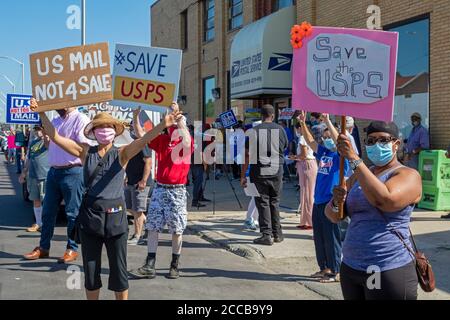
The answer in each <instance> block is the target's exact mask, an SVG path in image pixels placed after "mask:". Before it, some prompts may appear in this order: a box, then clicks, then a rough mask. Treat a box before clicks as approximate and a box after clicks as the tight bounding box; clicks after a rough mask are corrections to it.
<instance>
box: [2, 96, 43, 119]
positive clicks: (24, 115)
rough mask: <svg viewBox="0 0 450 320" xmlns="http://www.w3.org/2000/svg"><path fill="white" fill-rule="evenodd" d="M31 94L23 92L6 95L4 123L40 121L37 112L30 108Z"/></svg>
mask: <svg viewBox="0 0 450 320" xmlns="http://www.w3.org/2000/svg"><path fill="white" fill-rule="evenodd" d="M31 98H32V96H29V95H23V94H8V95H7V97H6V100H7V102H6V123H9V124H38V123H40V122H41V119H40V118H39V114H37V113H35V112H32V111H31V109H30V99H31Z"/></svg>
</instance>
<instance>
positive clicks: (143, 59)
mask: <svg viewBox="0 0 450 320" xmlns="http://www.w3.org/2000/svg"><path fill="white" fill-rule="evenodd" d="M181 59H182V51H181V50H176V49H166V48H154V47H138V46H130V45H124V44H117V45H116V51H115V57H114V71H113V96H114V101H113V102H112V104H113V105H115V106H123V107H139V106H140V107H142V108H143V109H146V110H151V111H159V112H166V111H167V110H168V108H169V107H170V105H171V104H172V102H173V101H177V98H178V90H179V82H180V74H181Z"/></svg>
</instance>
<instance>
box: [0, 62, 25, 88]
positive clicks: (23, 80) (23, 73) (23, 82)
mask: <svg viewBox="0 0 450 320" xmlns="http://www.w3.org/2000/svg"><path fill="white" fill-rule="evenodd" d="M0 59H7V60H11V61H14V62H16V63H18V64H20V66H21V68H22V94H25V64H24V63H23V62H21V61H19V60H17V59H16V58H12V57H7V56H0Z"/></svg>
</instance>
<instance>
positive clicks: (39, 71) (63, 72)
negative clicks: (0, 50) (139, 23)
mask: <svg viewBox="0 0 450 320" xmlns="http://www.w3.org/2000/svg"><path fill="white" fill-rule="evenodd" d="M30 68H31V81H32V83H33V94H34V97H35V98H36V99H37V100H38V101H39V111H48V110H57V109H64V108H67V107H76V106H83V105H89V104H92V103H97V102H103V101H108V100H111V99H112V91H111V74H110V73H111V71H110V62H109V51H108V44H107V43H98V44H93V45H87V46H79V47H71V48H64V49H59V50H53V51H47V52H40V53H35V54H32V55H31V56H30Z"/></svg>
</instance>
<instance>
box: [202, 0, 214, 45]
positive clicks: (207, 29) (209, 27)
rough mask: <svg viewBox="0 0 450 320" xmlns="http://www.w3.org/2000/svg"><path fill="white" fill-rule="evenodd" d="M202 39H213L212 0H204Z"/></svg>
mask: <svg viewBox="0 0 450 320" xmlns="http://www.w3.org/2000/svg"><path fill="white" fill-rule="evenodd" d="M204 4H205V7H204V17H205V21H204V40H205V41H212V40H214V36H215V30H214V17H215V12H214V0H204Z"/></svg>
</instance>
